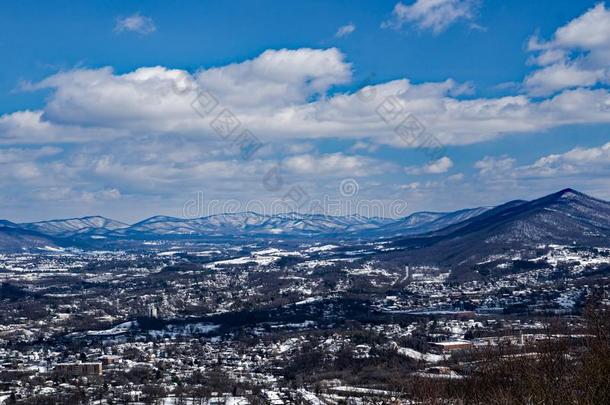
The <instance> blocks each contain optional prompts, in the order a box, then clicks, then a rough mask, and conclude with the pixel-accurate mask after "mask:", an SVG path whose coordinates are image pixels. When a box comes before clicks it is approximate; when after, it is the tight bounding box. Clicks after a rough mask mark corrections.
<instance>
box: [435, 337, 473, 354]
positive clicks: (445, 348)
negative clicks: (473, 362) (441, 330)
mask: <svg viewBox="0 0 610 405" xmlns="http://www.w3.org/2000/svg"><path fill="white" fill-rule="evenodd" d="M472 346H473V345H472V343H471V342H469V341H467V340H449V341H445V342H435V343H432V347H433V348H434V349H436V351H438V352H440V353H449V352H454V351H457V350H468V349H472Z"/></svg>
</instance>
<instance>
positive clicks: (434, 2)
mask: <svg viewBox="0 0 610 405" xmlns="http://www.w3.org/2000/svg"><path fill="white" fill-rule="evenodd" d="M477 4H478V1H475V0H416V1H415V3H413V4H411V5H405V4H403V3H401V2H399V3H397V4H396V5H395V6H394V10H393V11H392V18H391V19H390V20H388V21H385V22H384V23H383V24H382V27H384V28H388V27H390V28H396V29H400V28H401V27H403V26H404V25H405V24H414V25H415V26H416V27H417V28H418V29H420V30H431V31H432V32H433V33H434V34H440V33H441V32H443V31H445V30H446V29H447V28H448V27H449V26H450V25H451V24H453V23H455V22H456V21H458V20H471V19H472V18H473V17H474V14H475V11H476V7H477ZM472 27H473V28H475V29H476V28H480V26H478V25H473V26H472Z"/></svg>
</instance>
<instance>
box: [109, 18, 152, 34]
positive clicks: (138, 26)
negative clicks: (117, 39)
mask: <svg viewBox="0 0 610 405" xmlns="http://www.w3.org/2000/svg"><path fill="white" fill-rule="evenodd" d="M156 30H157V27H156V26H155V23H154V21H153V19H152V18H150V17H145V16H143V15H141V14H140V13H135V14H132V15H130V16H127V17H118V18H117V19H116V24H115V26H114V32H125V31H129V32H137V33H138V34H142V35H148V34H151V33H153V32H155V31H156Z"/></svg>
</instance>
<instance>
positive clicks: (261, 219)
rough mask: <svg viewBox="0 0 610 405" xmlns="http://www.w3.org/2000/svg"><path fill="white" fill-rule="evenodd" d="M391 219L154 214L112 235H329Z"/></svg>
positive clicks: (358, 229)
mask: <svg viewBox="0 0 610 405" xmlns="http://www.w3.org/2000/svg"><path fill="white" fill-rule="evenodd" d="M391 222H393V220H392V219H386V218H365V217H362V216H360V215H348V216H328V215H319V214H300V213H287V214H277V215H262V214H257V213H254V212H240V213H234V214H218V215H211V216H207V217H202V218H195V219H183V218H174V217H167V216H155V217H152V218H148V219H146V220H144V221H141V222H138V223H137V224H134V225H132V226H130V227H129V228H125V229H119V230H117V231H116V232H112V234H113V235H121V236H137V235H140V236H142V235H171V236H178V235H185V236H188V235H190V236H193V235H196V236H199V235H200V236H245V235H284V236H297V235H311V234H318V235H320V234H325V235H330V234H336V233H344V232H358V231H361V230H366V229H372V228H379V227H381V226H383V225H386V224H388V223H391Z"/></svg>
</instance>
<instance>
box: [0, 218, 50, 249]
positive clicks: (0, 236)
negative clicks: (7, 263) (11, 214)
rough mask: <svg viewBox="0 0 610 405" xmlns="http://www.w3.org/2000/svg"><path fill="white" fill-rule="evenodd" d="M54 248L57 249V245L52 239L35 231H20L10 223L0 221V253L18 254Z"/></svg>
mask: <svg viewBox="0 0 610 405" xmlns="http://www.w3.org/2000/svg"><path fill="white" fill-rule="evenodd" d="M54 247H57V244H56V242H55V241H54V240H53V238H51V237H49V236H47V235H43V234H41V233H38V232H36V231H31V230H27V229H22V228H21V227H20V226H19V225H17V224H14V223H12V222H10V221H6V220H0V250H1V251H5V252H6V251H15V252H20V251H24V250H35V249H45V248H54Z"/></svg>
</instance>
